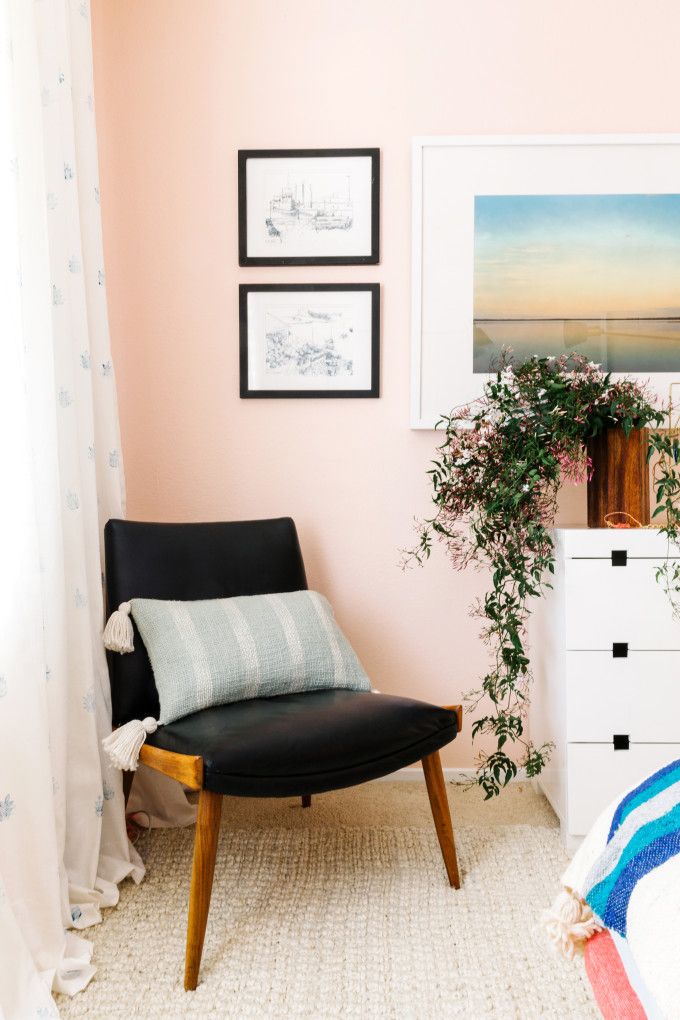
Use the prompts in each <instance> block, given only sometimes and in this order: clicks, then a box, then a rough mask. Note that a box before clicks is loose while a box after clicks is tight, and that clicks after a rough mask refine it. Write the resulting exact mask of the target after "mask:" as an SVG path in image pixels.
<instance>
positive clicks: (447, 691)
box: [92, 0, 680, 766]
mask: <svg viewBox="0 0 680 1020" xmlns="http://www.w3.org/2000/svg"><path fill="white" fill-rule="evenodd" d="M92 15H93V32H94V55H95V83H96V100H97V122H98V131H99V146H100V162H101V192H102V211H103V217H104V241H105V248H106V268H107V282H108V295H109V311H110V320H111V330H112V335H113V345H114V355H115V364H116V371H117V377H118V388H119V398H120V412H121V418H122V430H123V447H124V455H125V469H126V475H127V484H128V512H129V516H130V517H132V518H138V519H161V520H200V519H218V518H220V519H229V518H249V517H265V516H274V515H282V514H290V515H292V516H293V517H294V518H295V520H296V522H297V525H298V528H299V531H300V536H301V540H302V546H303V551H304V554H305V558H306V561H307V564H308V574H309V580H310V584H311V585H312V586H314V587H315V588H318V589H320V590H321V591H324V592H325V593H326V594H327V595H328V596H329V597H330V599H331V600H332V602H333V603H334V605H335V607H336V611H337V614H338V617H339V619H340V621H341V623H342V626H343V627H344V628H345V630H346V631H347V633H348V634H349V635H350V636H351V639H352V641H353V643H354V645H355V647H356V649H357V651H358V653H359V655H360V657H361V658H362V660H363V662H364V664H365V666H366V667H367V669H368V670H369V672H370V674H371V676H372V677H373V678H374V682H375V683H376V685H377V686H378V687H379V688H380V689H381V690H383V691H387V692H393V693H397V694H407V693H412V694H415V695H416V696H422V697H423V698H427V699H431V700H433V701H437V702H442V703H450V702H454V701H457V700H458V699H459V697H460V694H461V692H462V691H464V690H467V689H469V688H470V687H471V686H472V685H473V684H474V683H475V680H476V678H477V676H478V675H479V673H480V672H481V671H482V670H483V669H484V666H485V654H484V649H483V648H482V647H481V646H480V645H479V643H478V640H477V636H476V635H477V626H476V623H475V622H474V621H471V620H470V619H469V617H468V615H467V613H468V605H469V603H470V601H471V599H472V598H473V597H474V596H475V595H476V594H478V593H480V592H481V591H482V582H483V578H482V577H480V576H479V575H474V574H468V575H465V576H460V575H456V574H454V573H453V572H451V570H450V569H449V568H448V566H447V564H446V562H445V559H444V556H443V555H442V554H439V555H437V556H436V557H435V558H434V560H433V561H432V562H431V563H430V564H429V565H428V566H427V567H426V569H424V570H422V571H418V570H415V571H411V572H409V573H406V574H404V573H402V572H401V571H400V570H399V568H398V561H399V549H400V548H401V547H403V546H405V545H408V544H409V543H411V542H412V541H413V537H414V534H413V531H412V518H413V515H414V514H420V515H422V514H424V513H426V512H427V509H428V502H427V485H426V481H425V475H424V472H425V470H426V467H427V462H428V459H429V458H430V456H431V454H432V450H433V446H434V436H433V434H432V433H415V432H412V431H410V430H409V427H408V413H409V412H408V402H409V342H410V341H409V328H410V327H409V302H410V197H411V196H410V139H411V137H412V136H413V135H414V134H454V133H469V134H472V133H495V132H502V133H512V132H517V133H527V132H570V131H571V132H586V131H603V132H608V131H611V132H617V131H677V130H678V129H679V128H680V124H679V122H678V115H677V109H676V108H677V102H676V100H677V96H678V94H680V89H679V85H680V81H679V79H680V64H679V63H678V60H677V39H678V37H679V36H680V7H678V5H677V3H675V2H674V0H649V2H647V3H641V2H640V0H611V2H608V0H597V2H593V0H569V2H567V0H563V2H557V0H555V2H552V0H551V2H546V0H510V2H507V0H505V2H504V0H476V2H475V3H470V2H469V0H242V2H238V0H231V2H229V0H201V2H200V3H192V2H190V0H93V3H92ZM342 146H379V147H380V149H381V150H382V181H383V189H382V210H381V212H382V239H381V242H382V243H381V248H382V263H381V264H380V265H379V266H373V267H370V266H369V267H346V268H339V269H322V268H311V269H304V268H303V269H288V270H285V269H282V270H280V269H239V268H238V265H237V223H236V151H237V149H238V148H287V147H293V148H294V147H300V148H304V147H342ZM315 280H316V281H350V280H357V281H379V282H380V283H381V284H382V288H383V293H382V316H383V321H382V358H383V368H382V394H383V395H382V397H381V399H380V400H366V401H361V400H357V401H352V400H348V401H325V402H324V401H314V400H309V401H292V400H291V401H287V400H280V401H241V400H239V397H238V308H237V288H238V284H239V283H240V282H248V281H271V282H275V281H315ZM583 508H584V499H583V493H582V492H580V491H579V492H575V491H571V492H569V493H566V494H565V508H564V515H565V520H568V521H569V522H570V523H578V522H579V521H580V520H582V515H583ZM468 734H469V726H468V733H466V734H464V736H463V737H462V738H461V739H459V740H457V741H456V742H455V744H454V745H452V747H451V748H450V750H449V753H448V755H447V759H446V763H447V764H449V765H461V766H462V765H468V764H470V762H471V760H472V753H471V749H470V743H469V736H468Z"/></svg>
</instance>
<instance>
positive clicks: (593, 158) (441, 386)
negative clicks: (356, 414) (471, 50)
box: [410, 134, 680, 429]
mask: <svg viewBox="0 0 680 1020" xmlns="http://www.w3.org/2000/svg"><path fill="white" fill-rule="evenodd" d="M412 158H413V163H412V167H413V178H412V189H413V191H412V196H413V206H412V310H411V318H412V355H411V358H412V360H411V416H410V424H411V427H412V428H415V429H432V428H434V427H435V425H436V422H437V420H438V419H439V417H440V415H441V414H443V413H448V412H449V411H450V410H452V409H453V408H455V407H457V406H460V405H463V404H465V403H469V402H470V401H471V400H473V399H475V398H476V397H478V396H479V395H480V394H481V391H482V387H483V383H484V381H485V380H486V379H487V378H488V376H487V375H485V374H480V373H478V374H475V373H474V372H473V370H472V353H473V262H474V198H475V196H476V195H527V196H534V195H535V196H562V195H647V194H658V195H669V194H670V195H677V194H680V135H677V134H661V135H659V134H656V135H651V134H650V135H637V134H625V135H522V136H512V135H479V136H476V135H466V136H455V137H446V136H420V137H416V138H414V139H413V154H412ZM679 291H680V288H679ZM678 304H679V305H680V299H679V301H678ZM625 374H627V375H630V376H632V377H634V378H638V379H649V381H650V386H651V388H652V390H653V391H654V392H655V393H656V394H657V396H658V397H659V398H660V399H667V397H668V388H669V385H670V383H671V382H672V381H673V380H674V379H677V378H678V375H679V374H680V365H679V371H678V372H657V373H652V372H649V371H647V372H627V373H625Z"/></svg>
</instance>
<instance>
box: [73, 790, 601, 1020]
mask: <svg viewBox="0 0 680 1020" xmlns="http://www.w3.org/2000/svg"><path fill="white" fill-rule="evenodd" d="M448 789H449V794H450V799H451V804H452V810H453V815H454V825H455V827H456V835H457V842H458V853H459V861H460V864H461V867H462V875H463V888H462V889H461V890H460V891H459V892H455V891H454V890H453V889H450V888H449V886H448V884H447V882H446V878H445V874H444V869H443V865H442V861H441V857H440V853H439V846H438V844H437V841H436V836H435V833H434V828H433V826H432V820H431V816H430V815H429V809H428V805H427V795H426V793H425V789H424V786H423V785H422V784H421V783H395V782H390V783H372V784H368V785H366V786H364V787H360V788H357V789H354V790H345V791H342V792H339V793H332V794H324V795H323V796H320V797H315V798H314V801H313V806H312V807H311V809H309V810H304V811H303V810H302V808H301V807H300V806H299V805H298V803H296V802H294V801H290V800H286V801H244V800H236V799H233V800H232V799H228V800H226V801H225V805H224V811H223V827H222V833H221V839H220V850H219V855H218V860H217V867H216V874H215V884H214V887H213V896H212V906H211V911H210V918H209V920H208V933H207V937H206V945H205V949H204V953H203V966H202V970H201V979H200V984H199V986H198V989H197V990H196V991H195V992H193V993H191V992H189V993H187V992H184V990H183V988H182V976H183V959H184V934H185V929H184V926H185V921H186V903H187V891H188V879H189V871H190V861H191V849H192V840H193V829H183V830H182V829H180V830H177V829H176V830H156V831H154V832H152V833H151V834H149V835H148V836H146V837H144V839H143V841H142V842H141V843H140V844H139V849H140V852H141V854H142V856H143V857H144V859H145V861H146V864H147V868H148V872H147V878H146V880H145V881H144V883H143V884H142V885H141V886H140V887H135V886H133V885H132V884H131V883H129V882H128V883H125V885H124V886H123V888H122V890H121V901H120V904H119V906H118V907H117V908H116V909H115V910H111V911H107V913H106V917H105V920H104V923H103V924H102V925H101V926H99V928H91V929H89V930H88V932H87V933H85V934H87V936H88V937H89V938H91V939H92V940H93V941H94V944H95V958H94V963H95V964H96V965H97V968H98V970H97V974H96V976H95V978H94V980H93V981H92V983H91V984H90V986H89V987H88V988H87V989H86V990H85V991H84V992H82V993H81V994H80V995H78V996H76V997H75V998H74V999H72V1000H68V999H66V998H64V997H60V1001H59V1009H60V1012H61V1015H62V1017H65V1018H66V1017H83V1016H86V1017H96V1018H97V1020H108V1018H116V1017H145V1018H149V1020H151V1018H156V1017H158V1018H161V1017H163V1018H166V1017H167V1018H170V1017H171V1018H173V1020H174V1018H191V1020H204V1018H205V1020H208V1018H210V1020H213V1018H214V1020H217V1018H219V1020H225V1018H232V1017H233V1018H238V1020H246V1018H247V1020H251V1018H253V1020H255V1018H257V1020H265V1018H267V1020H270V1018H271V1020H284V1018H285V1020H297V1018H310V1020H312V1018H313V1020H333V1018H340V1017H342V1018H357V1020H369V1018H371V1020H372V1018H381V1020H383V1018H384V1020H391V1018H393V1020H409V1018H413V1020H430V1018H432V1020H434V1018H437V1020H441V1018H447V1017H467V1018H472V1020H477V1018H482V1017H499V1018H500V1017H502V1018H506V1017H507V1018H510V1017H513V1018H522V1020H526V1018H531V1017H556V1018H557V1017H559V1018H565V1017H575V1018H580V1017H583V1018H586V1017H597V1016H599V1014H598V1012H597V1010H596V1007H595V1005H594V1003H593V1000H592V996H591V993H590V990H589V987H588V984H587V981H586V979H585V976H584V972H583V968H582V964H581V963H580V962H578V963H572V964H567V963H564V962H562V961H560V960H556V959H555V958H554V957H553V956H552V955H551V954H550V953H549V952H548V950H547V948H546V946H545V943H544V941H543V937H542V935H541V933H540V931H537V930H536V927H535V926H536V921H537V918H538V916H539V914H540V911H541V909H542V908H543V907H544V906H545V905H547V904H548V903H549V902H550V900H551V898H552V896H553V894H554V892H555V889H556V883H557V879H558V876H559V874H560V872H561V870H562V869H563V867H564V865H565V863H566V860H567V858H566V855H565V853H564V851H563V849H562V847H561V845H560V843H559V838H558V832H557V828H556V820H555V817H554V815H553V814H552V812H551V810H550V808H549V806H548V805H547V802H546V801H545V800H544V799H543V798H542V797H541V796H540V795H539V794H537V793H535V792H534V791H533V790H532V789H531V788H530V787H529V786H528V785H524V786H520V785H518V786H517V787H516V788H515V789H514V790H510V791H506V793H505V794H504V795H503V796H502V797H501V798H500V799H499V800H498V801H495V802H492V803H490V804H485V803H483V802H482V800H481V798H480V797H479V795H478V794H477V793H476V792H475V791H473V792H471V793H470V792H467V793H466V792H464V791H463V790H462V789H461V788H460V787H453V786H449V787H448Z"/></svg>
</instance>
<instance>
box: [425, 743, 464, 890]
mask: <svg viewBox="0 0 680 1020" xmlns="http://www.w3.org/2000/svg"><path fill="white" fill-rule="evenodd" d="M422 764H423V772H424V773H425V783H426V784H427V795H428V797H429V798H430V807H431V808H432V817H433V818H434V826H435V829H436V830H437V838H438V839H439V846H440V847H441V851H442V857H443V858H444V865H445V867H446V873H447V875H448V876H449V883H450V885H452V886H453V888H454V889H460V876H459V874H458V859H457V857H456V844H455V841H454V838H453V825H452V823H451V812H450V811H449V801H448V798H447V796H446V784H445V782H444V773H443V772H442V763H441V761H440V759H439V751H435V752H434V754H428V756H427V757H426V758H423V760H422Z"/></svg>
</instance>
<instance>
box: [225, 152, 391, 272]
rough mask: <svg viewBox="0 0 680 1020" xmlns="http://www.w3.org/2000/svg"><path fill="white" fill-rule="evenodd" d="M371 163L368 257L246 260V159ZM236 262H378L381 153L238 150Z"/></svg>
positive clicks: (295, 263) (345, 263)
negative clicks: (342, 159) (358, 160)
mask: <svg viewBox="0 0 680 1020" xmlns="http://www.w3.org/2000/svg"><path fill="white" fill-rule="evenodd" d="M353 156H354V157H359V158H365V157H367V156H368V157H370V159H371V253H370V255H349V256H348V255H310V256H285V255H284V256H281V257H277V256H273V255H272V256H266V257H264V256H249V255H248V193H247V192H248V188H247V173H246V167H247V162H248V160H249V159H305V158H314V159H325V158H328V159H333V158H338V157H350V158H351V157H353ZM238 261H239V265H240V266H362V265H365V266H368V265H376V264H377V263H378V262H380V149H377V148H368V149H239V152H238Z"/></svg>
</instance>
